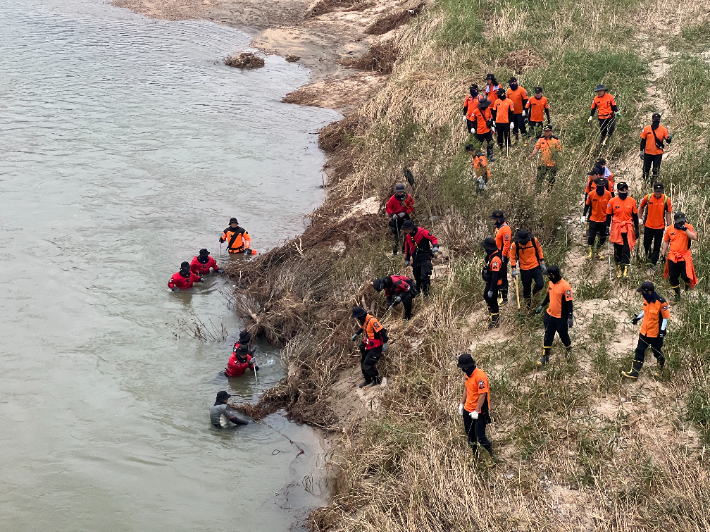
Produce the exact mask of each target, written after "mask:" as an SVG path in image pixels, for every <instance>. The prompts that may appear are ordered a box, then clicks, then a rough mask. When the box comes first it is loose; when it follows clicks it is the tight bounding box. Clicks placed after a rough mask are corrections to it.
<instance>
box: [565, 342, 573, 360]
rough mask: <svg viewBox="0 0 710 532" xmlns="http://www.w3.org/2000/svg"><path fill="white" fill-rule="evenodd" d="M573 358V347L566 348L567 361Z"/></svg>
mask: <svg viewBox="0 0 710 532" xmlns="http://www.w3.org/2000/svg"><path fill="white" fill-rule="evenodd" d="M571 356H572V345H571V344H570V345H568V346H565V360H569V357H571Z"/></svg>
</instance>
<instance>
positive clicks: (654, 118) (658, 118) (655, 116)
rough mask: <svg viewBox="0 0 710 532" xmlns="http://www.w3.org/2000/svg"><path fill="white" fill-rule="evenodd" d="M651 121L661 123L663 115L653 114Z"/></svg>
mask: <svg viewBox="0 0 710 532" xmlns="http://www.w3.org/2000/svg"><path fill="white" fill-rule="evenodd" d="M651 121H652V122H660V121H661V115H660V114H658V113H653V115H652V116H651Z"/></svg>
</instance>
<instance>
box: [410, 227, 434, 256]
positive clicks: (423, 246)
mask: <svg viewBox="0 0 710 532" xmlns="http://www.w3.org/2000/svg"><path fill="white" fill-rule="evenodd" d="M429 244H431V245H432V246H436V245H438V244H439V241H438V240H437V238H436V237H435V236H434V235H432V234H431V233H430V232H429V231H427V230H426V229H424V228H423V227H417V232H416V233H414V234H410V235H407V238H406V239H405V241H404V246H405V252H406V256H407V258H408V257H412V258H413V259H414V261H417V260H424V259H426V258H431V247H430V246H429Z"/></svg>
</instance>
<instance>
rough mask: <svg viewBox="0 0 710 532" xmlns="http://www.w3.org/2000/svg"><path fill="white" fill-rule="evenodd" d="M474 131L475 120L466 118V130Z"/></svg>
mask: <svg viewBox="0 0 710 532" xmlns="http://www.w3.org/2000/svg"><path fill="white" fill-rule="evenodd" d="M472 130H473V131H472ZM475 131H476V122H475V121H473V122H471V121H470V120H469V119H468V118H467V119H466V132H467V133H469V134H470V133H475Z"/></svg>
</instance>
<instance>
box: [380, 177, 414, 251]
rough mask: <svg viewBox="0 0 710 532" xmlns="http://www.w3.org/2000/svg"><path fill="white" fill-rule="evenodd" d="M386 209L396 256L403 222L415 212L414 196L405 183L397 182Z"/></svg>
mask: <svg viewBox="0 0 710 532" xmlns="http://www.w3.org/2000/svg"><path fill="white" fill-rule="evenodd" d="M385 210H386V211H387V214H388V215H389V217H390V223H389V226H390V230H391V231H392V237H393V238H394V249H393V250H392V256H394V255H396V254H397V251H398V250H399V246H400V240H401V236H400V235H401V233H402V224H403V223H404V222H405V221H407V220H409V219H410V218H409V215H410V214H412V213H413V212H414V198H412V196H411V194H408V193H407V191H406V190H405V189H404V183H397V185H396V186H395V187H394V194H393V195H392V197H391V198H390V199H389V201H388V202H387V205H386V206H385ZM402 245H403V244H402Z"/></svg>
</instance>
